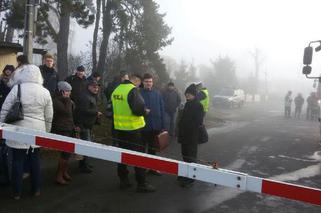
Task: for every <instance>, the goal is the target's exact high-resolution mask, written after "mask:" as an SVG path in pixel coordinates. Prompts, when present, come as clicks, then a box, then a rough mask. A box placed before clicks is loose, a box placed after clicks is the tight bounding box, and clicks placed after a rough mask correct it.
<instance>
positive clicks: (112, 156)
mask: <svg viewBox="0 0 321 213" xmlns="http://www.w3.org/2000/svg"><path fill="white" fill-rule="evenodd" d="M0 138H3V139H6V140H14V141H17V142H20V143H26V144H30V145H38V146H41V147H45V148H52V149H56V150H59V151H64V152H70V153H76V154H80V155H86V156H89V157H93V158H98V159H102V160H107V161H112V162H115V163H123V164H127V165H131V166H138V167H143V168H146V169H152V170H159V171H161V172H163V173H167V174H171V175H176V176H183V177H188V178H192V179H195V180H199V181H203V182H207V183H213V184H217V185H221V186H227V187H231V188H236V189H240V190H244V191H251V192H257V193H263V194H268V195H273V196H278V197H283V198H287V199H291V200H297V201H302V202H307V203H311V204H315V205H319V206H321V189H316V188H310V187H305V186H300V185H295V184H290V183H285V182H279V181H274V180H269V179H264V178H259V177H254V176H250V175H247V174H245V173H240V172H235V171H231V170H225V169H213V168H212V167H211V166H206V165H201V164H196V163H185V162H182V161H178V160H172V159H168V158H164V157H159V156H154V155H149V154H145V153H140V152H135V151H130V150H126V149H121V148H117V147H113V146H107V145H103V144H97V143H93V142H89V141H84V140H80V139H76V138H69V137H65V136H61V135H55V134H52V133H47V132H42V131H37V130H32V129H27V128H22V127H18V126H13V125H8V124H3V123H0Z"/></svg>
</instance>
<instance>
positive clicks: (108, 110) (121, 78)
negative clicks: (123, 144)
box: [104, 70, 128, 146]
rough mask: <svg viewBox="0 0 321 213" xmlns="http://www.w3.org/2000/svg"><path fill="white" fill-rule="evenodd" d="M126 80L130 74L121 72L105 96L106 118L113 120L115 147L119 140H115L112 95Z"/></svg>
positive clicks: (109, 84) (112, 128)
mask: <svg viewBox="0 0 321 213" xmlns="http://www.w3.org/2000/svg"><path fill="white" fill-rule="evenodd" d="M125 80H128V73H127V71H125V70H122V71H120V73H119V75H117V76H115V77H114V79H113V81H112V82H110V83H108V85H107V87H106V89H105V91H104V94H105V97H106V116H107V118H109V119H110V120H111V135H112V141H113V146H117V144H118V143H117V140H115V137H116V132H115V128H114V121H113V105H112V101H111V94H112V93H113V92H114V90H115V89H116V87H118V86H119V84H121V83H122V82H124V81H125Z"/></svg>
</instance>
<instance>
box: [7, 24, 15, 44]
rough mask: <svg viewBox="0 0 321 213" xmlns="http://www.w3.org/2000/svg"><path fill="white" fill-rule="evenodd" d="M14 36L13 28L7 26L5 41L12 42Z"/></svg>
mask: <svg viewBox="0 0 321 213" xmlns="http://www.w3.org/2000/svg"><path fill="white" fill-rule="evenodd" d="M13 36H14V28H12V27H8V29H7V33H6V42H12V41H13Z"/></svg>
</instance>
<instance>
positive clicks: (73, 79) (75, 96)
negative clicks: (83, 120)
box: [66, 65, 87, 106]
mask: <svg viewBox="0 0 321 213" xmlns="http://www.w3.org/2000/svg"><path fill="white" fill-rule="evenodd" d="M66 81H67V82H68V83H69V84H70V85H71V87H72V92H71V100H73V101H74V102H75V104H76V106H77V105H78V102H79V98H80V95H81V94H83V93H84V91H86V86H87V80H86V75H85V67H84V66H82V65H81V66H79V67H77V69H76V74H75V75H71V76H69V77H67V78H66Z"/></svg>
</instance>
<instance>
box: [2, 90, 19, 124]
mask: <svg viewBox="0 0 321 213" xmlns="http://www.w3.org/2000/svg"><path fill="white" fill-rule="evenodd" d="M20 87H21V86H20V84H18V94H17V99H16V101H15V102H14V104H13V105H12V107H11V109H10V110H9V112H8V114H7V116H6V119H5V120H4V122H5V123H9V124H10V123H13V122H16V121H20V120H23V109H22V103H21V88H20Z"/></svg>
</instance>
